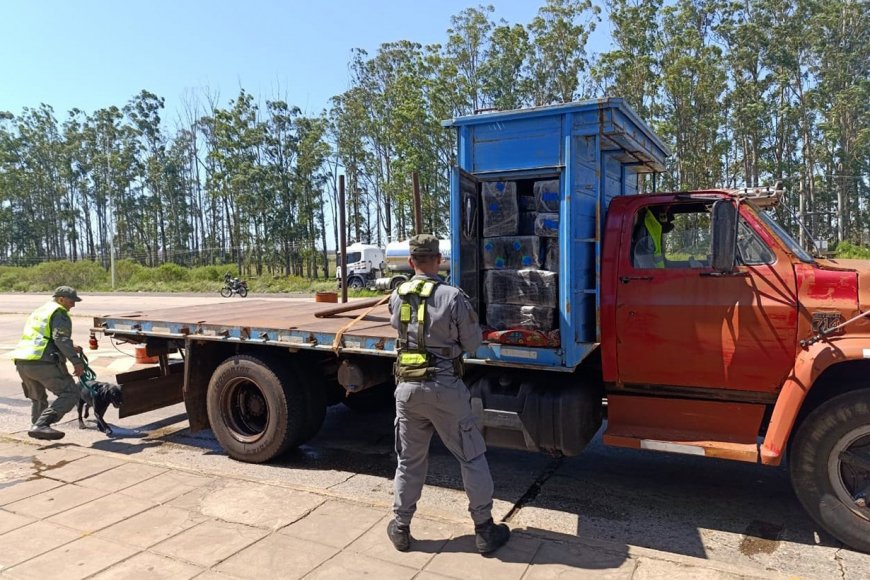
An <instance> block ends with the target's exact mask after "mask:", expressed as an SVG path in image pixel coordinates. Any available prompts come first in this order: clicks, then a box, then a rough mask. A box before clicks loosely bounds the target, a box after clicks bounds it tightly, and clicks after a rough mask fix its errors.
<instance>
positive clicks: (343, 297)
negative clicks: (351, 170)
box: [337, 175, 347, 302]
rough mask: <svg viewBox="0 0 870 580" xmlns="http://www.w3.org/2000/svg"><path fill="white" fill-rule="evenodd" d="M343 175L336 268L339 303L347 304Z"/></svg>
mask: <svg viewBox="0 0 870 580" xmlns="http://www.w3.org/2000/svg"><path fill="white" fill-rule="evenodd" d="M344 209H345V208H344V175H339V176H338V232H339V248H338V251H339V252H341V253H340V254H339V256H341V258H340V260H339V262H340V263H339V264H337V265H338V267H339V268H341V301H342V302H347V224H346V223H345V216H344Z"/></svg>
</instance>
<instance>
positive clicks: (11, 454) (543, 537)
mask: <svg viewBox="0 0 870 580" xmlns="http://www.w3.org/2000/svg"><path fill="white" fill-rule="evenodd" d="M388 519H389V506H387V505H383V504H382V502H378V501H373V502H371V503H360V502H353V501H349V500H347V499H346V498H341V497H336V496H331V495H329V494H328V493H314V492H312V491H310V489H309V490H303V489H301V488H296V487H293V486H286V485H285V486H282V485H273V484H267V483H262V482H256V481H249V480H245V479H240V478H230V477H226V476H218V475H216V474H209V473H203V472H198V473H194V472H192V471H186V470H183V469H180V468H177V467H168V466H165V465H160V464H158V463H155V462H143V461H137V460H133V459H131V458H129V457H126V456H123V455H119V454H116V453H105V452H101V451H98V450H95V449H92V448H88V447H81V446H78V445H74V444H65V443H63V442H62V441H61V442H57V443H52V444H36V443H35V442H31V441H30V440H22V439H19V438H17V437H12V436H2V437H0V546H2V549H0V578H3V579H6V578H9V579H29V578H33V579H38V580H46V579H51V578H63V579H64V580H77V579H83V578H94V579H101V580H102V579H110V578H111V579H121V578H144V577H146V576H147V577H149V578H172V579H174V580H177V579H186V578H198V579H202V580H217V579H224V580H229V579H232V578H242V579H244V578H251V579H254V578H256V579H262V578H342V579H348V578H361V577H377V578H385V579H390V578H409V579H410V578H418V579H421V580H422V579H426V580H435V579H439V578H461V579H463V580H469V579H472V578H498V579H511V578H513V579H523V580H542V579H549V578H608V579H618V578H625V579H636V580H639V579H651V578H668V579H669V580H673V579H678V578H687V579H688V578H692V579H706V578H711V579H713V578H715V579H723V580H724V579H736V578H784V576H781V575H773V574H771V575H765V574H764V573H760V572H759V570H758V569H752V570H750V569H746V568H743V567H739V566H730V565H728V564H724V563H718V562H712V561H709V560H702V559H698V558H692V557H688V556H680V555H675V554H669V553H666V552H658V551H654V550H649V549H645V548H636V547H632V546H628V547H627V546H625V545H624V544H623V545H617V544H608V543H606V542H601V541H591V540H580V539H578V538H576V537H572V536H566V535H561V534H555V533H553V532H548V531H545V530H539V529H534V528H522V527H520V528H516V527H515V528H514V530H513V531H514V534H513V536H512V538H511V540H510V542H509V543H508V544H507V545H506V546H505V547H504V548H502V549H500V550H499V551H498V552H496V553H495V554H494V555H492V556H490V557H483V556H481V555H479V554H477V553H476V552H474V543H473V530H472V527H471V525H470V523H469V522H467V521H451V520H447V519H438V518H434V517H432V516H430V515H427V514H425V513H423V514H419V515H418V516H417V517H416V518H415V520H414V524H413V526H412V535H413V536H414V538H415V540H416V541H415V542H414V544H413V546H412V549H411V551H410V552H407V553H400V552H397V551H395V550H394V549H393V547H392V545H391V544H390V543H389V540H388V539H387V537H386V532H385V529H386V524H387V521H388Z"/></svg>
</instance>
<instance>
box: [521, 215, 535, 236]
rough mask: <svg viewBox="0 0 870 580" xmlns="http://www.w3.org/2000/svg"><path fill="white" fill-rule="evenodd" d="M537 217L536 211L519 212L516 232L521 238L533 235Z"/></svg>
mask: <svg viewBox="0 0 870 580" xmlns="http://www.w3.org/2000/svg"><path fill="white" fill-rule="evenodd" d="M537 217H538V212H536V211H521V212H520V227H519V231H518V232H517V233H518V234H519V235H521V236H534V235H535V220H536V219H537Z"/></svg>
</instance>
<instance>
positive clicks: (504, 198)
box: [483, 181, 519, 238]
mask: <svg viewBox="0 0 870 580" xmlns="http://www.w3.org/2000/svg"><path fill="white" fill-rule="evenodd" d="M518 228H519V209H518V208H517V184H516V183H515V182H513V181H485V182H484V183H483V237H485V238H490V237H496V236H515V235H517V230H518Z"/></svg>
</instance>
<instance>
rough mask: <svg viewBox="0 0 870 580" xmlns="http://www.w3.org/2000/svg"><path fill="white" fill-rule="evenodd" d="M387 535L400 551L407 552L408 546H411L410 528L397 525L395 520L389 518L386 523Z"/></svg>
mask: <svg viewBox="0 0 870 580" xmlns="http://www.w3.org/2000/svg"><path fill="white" fill-rule="evenodd" d="M387 536H389V537H390V541H391V542H393V546H395V548H396V549H397V550H398V551H400V552H407V551H408V548H410V547H411V528H410V527H408V526H402V525H399V522H397V521H396V520H390V523H389V524H387Z"/></svg>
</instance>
